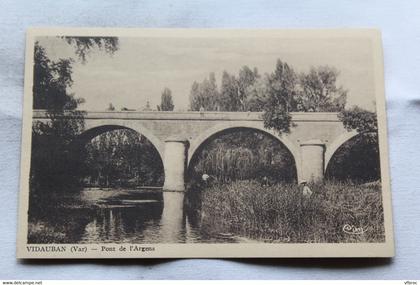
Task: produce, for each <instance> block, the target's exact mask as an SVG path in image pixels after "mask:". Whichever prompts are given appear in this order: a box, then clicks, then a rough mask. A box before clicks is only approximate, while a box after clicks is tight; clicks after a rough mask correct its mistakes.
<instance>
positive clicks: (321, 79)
mask: <svg viewBox="0 0 420 285" xmlns="http://www.w3.org/2000/svg"><path fill="white" fill-rule="evenodd" d="M338 75H339V72H338V71H337V70H336V69H334V68H331V67H329V66H320V67H316V68H315V67H312V68H311V69H310V71H309V73H307V74H305V73H302V74H300V76H299V83H300V88H301V90H300V92H299V93H298V96H297V97H298V98H297V101H298V108H297V109H298V111H303V112H339V111H341V110H343V109H344V107H345V104H346V99H347V91H346V90H344V89H343V87H342V86H340V87H337V77H338Z"/></svg>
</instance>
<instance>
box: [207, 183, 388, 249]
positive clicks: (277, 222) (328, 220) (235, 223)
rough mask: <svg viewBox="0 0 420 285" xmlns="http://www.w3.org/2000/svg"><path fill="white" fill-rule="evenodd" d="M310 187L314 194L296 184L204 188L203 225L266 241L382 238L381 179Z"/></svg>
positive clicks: (210, 230)
mask: <svg viewBox="0 0 420 285" xmlns="http://www.w3.org/2000/svg"><path fill="white" fill-rule="evenodd" d="M311 188H312V190H313V192H314V193H313V195H312V196H311V198H310V199H304V197H302V195H301V191H300V188H299V187H298V186H297V185H296V184H276V185H271V186H262V185H261V184H260V183H257V182H256V181H253V180H248V181H236V182H232V183H229V184H215V185H213V186H212V187H209V188H207V189H204V190H203V191H202V195H201V199H202V203H201V218H200V219H201V230H203V231H205V232H207V234H210V235H217V234H223V233H229V234H234V235H238V236H242V237H247V238H251V239H255V240H259V241H261V240H263V241H265V242H288V243H316V242H319V243H322V242H328V243H348V242H383V241H384V239H385V234H384V218H383V208H382V199H381V187H380V184H368V185H353V184H351V183H350V182H333V181H330V182H326V183H325V184H318V185H311ZM346 225H347V228H344V227H345V226H346ZM355 229H362V232H358V233H352V231H353V230H355Z"/></svg>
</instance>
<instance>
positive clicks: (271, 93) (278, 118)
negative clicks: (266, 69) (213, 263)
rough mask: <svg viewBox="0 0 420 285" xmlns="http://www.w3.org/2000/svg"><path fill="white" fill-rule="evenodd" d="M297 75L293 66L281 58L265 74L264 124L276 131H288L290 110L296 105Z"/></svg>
mask: <svg viewBox="0 0 420 285" xmlns="http://www.w3.org/2000/svg"><path fill="white" fill-rule="evenodd" d="M296 84H297V76H296V73H295V72H294V70H293V68H292V67H290V66H289V65H288V64H287V63H285V62H282V61H281V60H278V61H277V64H276V69H275V70H274V72H273V73H272V74H270V75H269V76H267V85H268V86H267V93H268V94H267V96H266V97H265V98H266V101H265V102H264V106H263V110H264V114H263V119H264V126H265V127H266V128H268V129H274V130H276V131H277V132H278V133H282V132H289V131H290V124H291V116H290V114H289V112H290V111H293V110H294V108H295V107H296V93H297V86H296Z"/></svg>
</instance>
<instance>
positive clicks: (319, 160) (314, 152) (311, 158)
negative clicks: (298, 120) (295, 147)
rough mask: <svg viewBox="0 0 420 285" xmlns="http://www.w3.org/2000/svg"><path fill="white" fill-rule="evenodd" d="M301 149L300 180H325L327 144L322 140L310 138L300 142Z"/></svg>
mask: <svg viewBox="0 0 420 285" xmlns="http://www.w3.org/2000/svg"><path fill="white" fill-rule="evenodd" d="M300 150H301V157H302V161H301V177H300V178H299V180H300V181H307V182H320V181H322V180H324V152H325V144H324V143H323V142H322V141H321V140H309V141H306V142H303V143H301V144H300ZM300 181H299V182H300Z"/></svg>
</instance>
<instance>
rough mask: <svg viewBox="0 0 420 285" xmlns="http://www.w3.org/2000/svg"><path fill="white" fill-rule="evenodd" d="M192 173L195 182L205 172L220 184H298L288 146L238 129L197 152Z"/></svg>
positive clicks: (191, 166)
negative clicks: (244, 181)
mask: <svg viewBox="0 0 420 285" xmlns="http://www.w3.org/2000/svg"><path fill="white" fill-rule="evenodd" d="M189 171H190V172H189V177H190V179H192V180H193V183H194V182H196V181H199V180H201V175H202V174H204V173H206V174H208V175H210V176H211V178H212V180H216V181H218V182H220V183H225V182H230V181H236V180H246V179H255V180H257V181H260V182H261V183H263V182H265V183H276V182H281V181H283V182H292V181H296V166H295V161H294V159H293V156H292V155H291V154H290V152H289V151H288V150H287V149H286V147H285V146H283V145H282V144H281V143H280V142H279V141H277V140H276V139H274V138H272V137H269V136H268V135H267V134H264V133H261V132H256V131H255V130H250V129H236V130H234V132H229V133H225V134H221V135H220V136H218V137H216V138H215V139H212V140H211V141H209V142H208V143H207V144H205V145H204V147H203V148H202V149H200V150H198V151H197V154H196V155H195V157H193V159H192V161H191V163H190V169H189ZM263 180H264V181H263Z"/></svg>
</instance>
